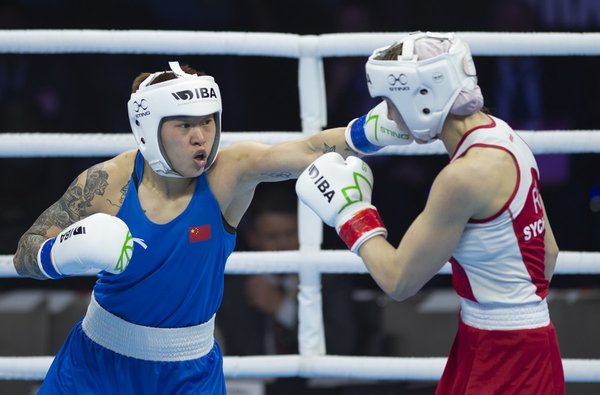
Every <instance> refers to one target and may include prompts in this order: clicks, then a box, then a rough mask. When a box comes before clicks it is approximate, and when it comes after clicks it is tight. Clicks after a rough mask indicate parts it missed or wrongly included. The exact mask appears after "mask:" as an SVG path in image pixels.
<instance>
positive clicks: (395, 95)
mask: <svg viewBox="0 0 600 395" xmlns="http://www.w3.org/2000/svg"><path fill="white" fill-rule="evenodd" d="M399 44H402V54H401V55H399V56H398V57H397V59H392V60H382V59H379V58H380V57H381V54H382V53H384V52H386V51H387V50H389V49H390V48H391V47H395V46H397V45H399ZM366 72H367V85H368V87H369V93H370V95H371V96H372V97H386V98H388V99H389V100H390V101H391V102H392V103H393V104H394V105H395V106H396V109H397V110H398V111H399V112H400V115H401V116H402V119H403V120H404V122H405V123H406V126H407V127H408V129H409V131H410V132H411V134H412V135H413V136H414V137H415V138H416V139H418V140H420V141H423V142H430V141H432V140H434V139H435V138H436V137H437V136H438V135H439V133H440V132H441V131H442V127H443V125H444V121H445V120H446V117H447V116H448V114H449V113H450V114H454V115H459V116H466V115H470V114H473V113H475V112H477V111H479V110H480V109H481V108H482V107H483V96H482V94H481V89H480V88H479V86H478V85H477V75H476V72H475V65H474V63H473V58H472V56H471V51H470V49H469V46H468V45H467V44H466V43H465V42H463V41H462V40H461V39H459V38H458V37H456V36H455V35H454V34H453V33H448V34H441V33H431V32H427V33H422V32H418V33H412V34H410V35H408V36H407V37H405V38H404V39H402V40H401V41H400V42H399V43H394V44H392V45H389V46H386V47H383V48H378V49H376V50H375V51H374V52H373V54H372V55H371V56H370V57H369V60H368V61H367V64H366Z"/></svg>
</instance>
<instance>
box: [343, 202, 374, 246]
mask: <svg viewBox="0 0 600 395" xmlns="http://www.w3.org/2000/svg"><path fill="white" fill-rule="evenodd" d="M376 228H385V225H384V224H383V221H382V220H381V217H380V216H379V213H378V212H377V210H376V209H374V208H366V209H364V210H361V211H359V212H358V213H356V214H355V215H354V216H353V217H352V218H350V220H348V221H346V222H345V223H344V224H342V226H341V227H340V229H339V231H338V234H339V235H340V238H341V239H342V240H343V241H344V243H346V245H347V246H348V248H349V249H352V246H353V245H354V243H356V241H357V240H358V239H359V238H360V237H361V236H362V235H363V234H365V233H367V232H369V231H371V230H373V229H376Z"/></svg>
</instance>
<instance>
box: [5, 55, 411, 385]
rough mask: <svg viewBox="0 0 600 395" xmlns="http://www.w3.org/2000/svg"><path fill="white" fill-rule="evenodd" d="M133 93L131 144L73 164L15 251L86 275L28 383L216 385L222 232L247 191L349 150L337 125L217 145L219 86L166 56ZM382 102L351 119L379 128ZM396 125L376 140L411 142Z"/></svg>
mask: <svg viewBox="0 0 600 395" xmlns="http://www.w3.org/2000/svg"><path fill="white" fill-rule="evenodd" d="M132 92H133V93H132V94H131V99H130V100H129V102H128V112H129V118H130V123H131V128H132V131H133V134H134V136H135V141H136V143H137V146H138V149H137V150H132V151H128V152H124V153H122V154H120V155H118V156H116V157H114V158H112V159H109V160H107V161H105V162H103V163H99V164H97V165H95V166H92V167H91V168H89V169H87V170H86V171H84V172H82V173H81V174H80V175H79V176H78V177H77V178H76V179H75V180H74V181H73V183H72V184H71V185H70V186H69V187H68V189H67V191H66V192H65V194H64V195H63V196H62V197H61V198H60V199H59V200H58V201H57V202H55V203H54V204H52V205H51V206H50V207H49V208H48V209H46V210H45V211H44V212H43V213H42V214H41V215H40V217H39V218H38V219H37V220H36V221H35V223H34V224H33V225H32V226H31V228H30V229H29V230H27V232H26V233H25V234H24V235H23V236H22V237H21V239H20V241H19V244H18V248H17V251H16V253H15V257H14V264H15V268H16V270H17V272H18V273H19V275H21V276H26V277H32V278H38V279H48V278H50V279H58V278H61V277H64V276H70V275H80V274H85V273H98V277H97V281H96V284H95V286H94V290H93V293H92V298H91V302H90V305H89V307H88V311H87V313H86V315H85V317H84V318H83V319H82V320H81V321H80V322H78V323H77V324H76V325H75V327H74V328H73V330H72V331H71V333H70V335H69V337H68V339H67V340H66V342H65V344H64V345H63V347H62V348H61V350H60V351H59V352H58V354H57V356H56V358H55V359H54V362H53V364H52V366H51V367H50V370H49V371H48V374H47V376H46V378H45V380H44V383H43V384H42V387H41V390H40V393H41V394H78V393H81V394H114V393H121V394H158V393H160V394H174V393H177V394H182V393H183V394H210V395H214V394H224V393H225V384H224V377H223V369H222V363H223V362H222V354H221V351H220V349H219V346H218V344H217V343H216V342H215V340H214V336H213V329H214V317H215V313H216V311H217V309H218V307H219V305H220V303H221V296H222V293H223V280H224V278H223V277H224V267H225V262H226V261H227V258H228V256H229V255H230V254H231V252H232V250H233V248H234V244H235V228H236V226H237V225H238V223H239V222H240V219H241V218H242V216H243V214H244V212H245V211H246V209H247V208H248V206H249V204H250V202H251V199H252V196H253V193H254V189H255V187H256V186H257V185H258V184H259V183H260V182H273V181H282V180H285V179H290V178H296V177H298V176H299V175H300V173H301V172H302V170H304V168H305V167H306V166H308V164H309V163H311V162H312V161H314V160H315V159H316V158H318V157H319V156H320V155H322V154H323V153H325V152H328V151H336V152H338V153H340V154H341V155H343V156H344V157H345V156H347V155H350V154H353V153H354V151H353V150H352V149H350V148H349V146H348V143H347V142H346V140H347V136H346V134H347V133H345V129H344V128H336V129H329V130H325V131H322V132H320V133H317V134H315V135H313V136H310V137H307V138H304V139H298V140H294V141H289V142H285V143H281V144H276V145H265V144H260V143H256V142H241V143H237V144H232V145H231V146H229V147H227V148H224V149H221V150H219V139H220V135H221V110H222V107H221V93H220V91H219V87H218V85H217V84H216V83H215V81H214V79H213V78H212V77H210V76H208V75H203V74H202V73H198V72H197V71H196V70H193V69H191V68H189V67H187V66H184V67H181V66H180V65H179V63H177V62H171V63H170V70H168V71H163V72H157V73H153V74H150V73H143V74H141V75H140V76H138V77H137V78H136V80H135V81H134V84H133V89H132ZM382 111H384V112H383V114H385V113H386V112H387V110H386V109H385V103H383V108H382V105H379V106H377V107H376V108H375V109H374V110H373V111H372V112H371V117H370V118H369V119H371V121H370V122H365V123H364V127H365V128H378V127H382V128H383V127H384V126H386V121H389V120H387V117H385V116H384V117H382V119H381V120H380V122H375V121H377V119H378V115H377V114H378V112H382ZM387 127H392V128H394V129H396V128H395V124H394V123H393V122H391V121H390V122H388V124H387ZM354 128H356V126H354ZM386 130H388V129H386ZM402 133H403V132H400V131H399V130H397V131H396V132H395V133H391V134H389V137H387V138H386V139H385V142H384V143H383V144H382V145H388V144H405V143H407V142H410V138H409V135H408V134H406V133H405V134H402ZM217 153H218V156H217Z"/></svg>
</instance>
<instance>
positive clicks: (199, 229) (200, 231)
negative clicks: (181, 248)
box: [188, 224, 210, 243]
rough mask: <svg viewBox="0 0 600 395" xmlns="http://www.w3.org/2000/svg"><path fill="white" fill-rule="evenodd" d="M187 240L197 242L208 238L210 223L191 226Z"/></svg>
mask: <svg viewBox="0 0 600 395" xmlns="http://www.w3.org/2000/svg"><path fill="white" fill-rule="evenodd" d="M188 237H189V242H190V243H197V242H199V241H204V240H208V239H210V224H208V225H200V226H192V227H191V228H190V230H189V232H188Z"/></svg>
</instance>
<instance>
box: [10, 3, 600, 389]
mask: <svg viewBox="0 0 600 395" xmlns="http://www.w3.org/2000/svg"><path fill="white" fill-rule="evenodd" d="M0 29H160V30H203V31H249V32H282V33H295V34H324V33H340V32H394V31H398V32H407V31H414V30H431V31H515V32H534V31H535V32H597V31H599V30H600V2H598V1H596V0H504V1H495V2H481V1H474V0H460V1H453V2H446V1H441V0H421V1H418V2H415V1H408V0H394V1H391V0H370V1H368V2H367V1H342V0H302V1H300V0H287V1H276V0H218V1H217V0H203V1H201V0H180V1H173V2H169V3H168V4H166V3H165V2H163V1H158V0H145V1H138V0H129V1H125V0H121V1H118V2H117V1H115V0H106V1H102V2H84V1H75V0H55V1H44V0H4V1H3V2H2V4H1V5H0ZM149 39H151V38H150V37H149ZM170 60H179V61H180V62H181V63H188V64H190V65H191V66H193V67H195V68H197V69H200V70H203V71H205V72H206V73H208V74H210V75H213V76H214V77H215V79H216V81H217V82H218V84H219V85H220V88H221V92H222V94H223V106H224V112H223V130H224V131H225V132H227V131H299V130H301V125H300V115H299V100H298V88H297V86H298V80H297V66H298V64H297V61H296V60H295V59H280V58H268V57H248V56H212V55H210V56H180V57H174V56H170V55H168V56H158V55H106V54H83V55H78V54H68V55H63V54H51V55H37V54H34V55H17V54H0V132H2V133H5V132H72V133H88V132H89V133H97V132H102V133H126V132H128V131H129V123H128V119H127V112H126V102H127V100H128V98H129V94H130V87H131V82H132V80H133V79H134V78H135V76H136V75H137V74H139V73H140V72H143V71H156V70H161V69H165V67H166V66H167V62H168V61H170ZM474 60H475V64H476V67H477V71H478V75H479V83H480V86H481V88H482V91H483V94H484V97H485V105H486V107H487V108H488V109H489V111H490V112H491V113H492V114H493V115H496V116H498V117H500V118H503V119H504V120H506V121H507V122H508V123H509V124H511V125H512V126H513V127H514V128H515V129H526V130H546V129H600V111H599V110H598V108H600V73H598V70H599V66H600V61H599V59H598V57H583V56H581V57H578V56H574V57H518V58H517V57H515V58H513V57H477V56H476V57H475V59H474ZM364 62H365V59H364V58H362V57H361V58H329V59H325V72H326V75H325V77H326V81H325V82H326V91H327V108H328V125H327V126H328V127H334V126H344V125H346V124H347V123H348V122H349V121H350V120H351V119H353V118H355V117H358V116H360V115H362V114H363V113H365V112H367V111H368V110H369V109H370V108H371V107H372V106H374V105H375V104H377V101H375V100H374V99H371V98H370V97H369V95H368V92H367V88H366V84H365V78H364ZM103 159H104V158H26V159H6V158H0V166H1V168H2V169H3V172H4V174H5V177H4V179H5V181H4V182H3V186H2V193H1V194H0V254H12V253H14V250H15V248H16V244H17V241H18V239H19V237H20V236H21V234H22V233H23V232H25V230H26V229H27V228H28V227H29V226H30V225H31V223H32V222H33V221H34V220H35V218H36V217H37V216H38V215H39V214H40V213H41V212H42V210H44V209H45V208H46V207H48V206H49V205H50V204H52V203H53V202H54V201H55V200H57V199H58V198H59V197H60V196H61V195H62V193H63V192H64V191H65V189H66V188H67V186H68V185H69V184H70V182H71V181H72V180H73V179H74V178H75V177H76V176H77V175H78V174H79V173H80V172H82V171H83V170H85V169H86V168H88V167H89V166H91V165H92V164H95V163H97V162H99V161H101V160H103ZM367 161H368V162H369V163H370V164H371V166H372V168H373V171H374V174H375V180H376V185H375V191H374V197H373V202H374V204H375V205H376V206H377V207H378V208H379V211H380V213H381V215H382V218H383V219H384V221H385V222H386V223H387V225H388V229H389V232H390V234H389V237H388V239H389V240H390V241H391V242H392V243H394V244H396V243H397V242H398V241H399V240H400V238H401V237H402V234H403V233H404V230H405V229H406V228H407V227H408V225H409V224H410V223H411V222H412V220H413V219H414V217H415V216H416V214H417V213H418V212H419V211H420V210H421V209H422V207H423V205H424V202H425V199H426V196H427V193H428V189H429V186H430V184H431V182H432V180H433V177H434V176H435V175H436V174H437V172H438V171H439V170H440V169H441V168H442V167H443V166H444V165H445V164H446V163H447V161H448V158H447V157H445V156H443V155H437V156H422V157H421V156H419V157H401V156H397V157H373V158H368V159H367ZM538 161H539V165H540V171H541V181H542V194H543V196H544V201H545V205H546V208H547V211H548V216H549V218H550V221H551V223H552V227H553V231H554V233H555V236H556V238H557V241H558V243H559V246H560V248H561V249H562V250H564V251H567V250H568V251H598V250H600V175H599V171H598V169H600V155H588V154H577V155H539V156H538ZM280 188H281V190H280V191H272V190H267V188H264V189H265V190H264V191H262V189H263V188H261V190H259V192H258V196H259V199H260V200H262V199H264V200H268V196H272V195H276V194H279V193H288V192H289V191H290V190H292V189H293V184H291V183H284V185H282V186H280ZM261 196H262V197H261ZM251 209H252V208H251ZM259 211H260V210H259V209H258V208H256V212H259ZM255 217H256V215H255V214H252V215H250V214H249V216H248V219H247V220H245V222H244V223H242V225H241V226H240V237H239V243H238V247H237V248H238V250H252V249H254V250H269V249H289V248H294V247H289V244H286V245H285V246H276V247H258V246H255V245H254V244H252V243H253V242H249V241H248V240H247V239H246V238H245V236H244V234H243V232H244V229H248V228H252V226H254V225H253V224H250V219H254V218H255ZM324 238H325V240H324V246H323V247H324V248H326V249H342V248H344V246H343V245H342V243H341V242H340V241H339V239H338V237H337V235H336V234H335V232H333V231H332V230H331V229H329V228H326V229H325V236H324ZM292 246H293V244H292ZM232 277H234V276H232ZM266 280H268V281H266ZM323 283H324V303H325V306H324V309H325V322H326V325H328V327H327V328H326V330H327V333H328V349H329V350H333V351H332V352H330V353H335V354H343V355H404V356H409V355H411V356H416V355H419V356H428V355H433V356H444V355H446V354H447V352H448V350H449V348H450V344H451V341H452V338H453V335H454V325H455V320H456V310H455V309H456V306H455V305H454V304H452V303H449V304H448V303H447V301H448V300H449V299H448V298H451V296H448V295H450V294H451V292H450V294H448V293H446V292H447V291H449V290H450V288H451V282H450V277H449V276H437V277H435V278H434V279H433V280H432V281H431V282H430V283H429V284H428V285H427V286H426V287H425V290H424V291H423V292H421V293H420V294H419V295H418V296H417V297H415V298H412V299H411V300H410V301H407V302H405V303H401V304H400V303H392V302H391V301H390V300H388V299H387V298H386V297H385V295H383V294H382V293H381V292H380V291H379V289H378V288H377V287H376V285H375V284H374V283H373V282H372V280H371V279H370V277H368V276H366V275H340V276H332V277H331V278H326V276H325V277H324V280H323ZM228 284H230V285H228V287H229V288H227V287H226V290H225V292H226V299H225V301H224V313H223V317H225V314H227V312H228V311H230V310H227V309H230V308H231V307H228V306H231V305H236V304H237V303H238V302H239V303H241V304H243V303H246V304H247V305H248V306H247V308H248V309H250V310H252V309H254V313H255V314H257V315H258V316H257V317H258V318H257V319H264V320H265V322H268V321H269V320H271V321H273V320H274V318H273V317H276V315H277V314H275V313H274V312H273V311H272V310H273V309H271V310H269V311H267V310H265V309H264V308H261V307H260V306H258V305H257V303H255V302H252V300H251V296H249V295H250V293H249V292H250V291H248V290H245V288H244V287H246V286H248V285H245V284H242V282H241V281H240V280H239V279H228ZM253 284H254V285H256V286H263V287H264V286H267V285H266V284H270V285H271V286H272V288H273V287H276V288H278V289H279V290H280V291H281V292H283V293H284V294H286V295H287V297H290V298H291V300H293V298H294V296H295V294H294V289H293V287H294V282H293V281H289V279H281V278H279V279H278V278H263V279H262V280H261V279H259V280H256V281H254V282H253ZM257 284H258V285H257ZM273 284H275V285H273ZM327 284H330V285H329V286H328V285H327ZM92 285H93V279H92V278H72V279H64V280H61V281H45V282H40V281H34V280H28V279H0V314H5V316H7V315H6V314H8V316H10V314H12V316H11V317H12V318H13V319H17V322H20V324H19V325H22V327H19V326H16V327H9V326H7V325H8V324H5V323H6V322H8V321H6V320H5V319H2V327H4V333H2V332H0V355H52V354H53V353H54V352H56V349H57V347H58V346H59V345H60V344H61V343H62V340H63V339H64V335H65V334H64V331H65V330H68V328H69V327H70V325H71V324H72V322H74V320H75V319H76V317H78V316H79V315H80V314H83V312H84V311H85V310H84V309H85V299H86V297H87V296H88V295H89V291H90V289H91V287H92ZM599 288H600V277H599V276H596V275H594V276H575V275H562V276H556V277H555V278H554V279H553V289H554V290H555V291H554V293H553V297H554V299H553V300H554V302H552V299H551V308H552V309H553V310H555V311H553V312H552V314H553V319H554V321H555V324H556V326H557V332H558V335H559V341H560V342H561V347H562V350H563V356H564V357H569V358H576V357H577V358H581V357H588V358H599V357H600V351H599V350H600V346H598V347H589V346H585V344H583V343H582V340H581V339H584V338H585V337H583V336H578V334H579V335H581V334H582V333H588V331H589V333H590V334H592V333H594V334H597V333H599V332H598V329H600V324H599V323H598V322H596V321H593V318H590V316H594V315H597V314H594V313H593V312H594V309H597V308H598V307H600V302H598V301H600V297H598V296H597V292H598V290H599ZM228 289H230V290H231V291H230V292H229V294H230V295H237V297H236V299H235V300H234V301H231V300H229V301H228V299H227V294H228ZM25 291H30V292H29V293H28V294H27V295H29V296H28V297H29V298H30V299H26V298H25V296H23V295H24V294H23V292H25ZM240 292H241V293H240ZM31 295H36V296H31ZM24 298H25V299H26V300H29V301H30V304H28V305H27V306H29V307H27V308H24V307H22V306H21V307H20V308H21V310H19V309H18V308H16V307H15V305H14V303H15V301H21V302H22V301H23V300H24ZM282 299H283V298H282ZM436 301H438V302H436ZM439 301H442V302H439ZM561 303H562V304H561ZM448 305H449V306H450V307H448ZM40 306H41V307H40ZM327 306H330V307H327ZM561 306H562V307H564V309H562V307H561ZM575 307H578V308H580V309H582V310H576V309H575V310H573V309H574V308H575ZM15 309H16V310H15ZM586 309H589V311H588V310H586ZM596 312H597V310H596ZM40 314H46V315H45V316H44V317H45V318H43V319H41V318H40ZM436 314H437V315H436ZM569 314H570V315H569ZM15 317H16V318H15ZM234 317H235V316H234ZM407 317H410V320H411V322H407ZM584 317H585V318H586V320H587V319H589V320H590V322H589V324H583V325H582V324H581V322H580V325H579V326H578V327H577V325H575V322H576V320H577V319H578V318H584ZM19 320H21V321H19ZM418 320H423V321H418ZM41 322H45V323H46V324H44V325H42V324H41ZM226 322H227V320H226V319H225V318H223V319H222V323H223V325H222V326H223V328H222V329H221V332H222V342H223V345H224V349H225V353H226V354H228V350H227V343H228V341H227V340H228V339H227V337H228V335H227V334H228V333H229V331H228V330H227V328H226ZM418 322H421V323H420V324H418ZM218 323H219V318H217V324H218ZM328 323H329V324H328ZM288 324H289V325H290V326H289V328H288V329H290V328H291V329H290V330H291V332H290V333H291V335H290V334H289V333H288V334H287V335H285V336H284V338H287V339H288V340H289V339H290V338H294V332H293V327H294V323H293V322H292V323H289V322H288ZM336 325H337V326H336ZM280 326H281V325H280ZM576 327H577V328H576ZM7 328H8V329H7ZM11 328H12V329H11ZM32 328H36V329H37V330H38V331H39V333H38V334H34V335H23V334H24V333H26V332H24V331H25V330H26V329H27V330H32ZM44 328H45V329H44ZM273 328H275V329H273ZM277 328H279V329H277ZM423 328H426V329H427V330H426V331H423ZM46 329H47V330H46ZM256 330H257V331H261V332H260V333H258V335H257V336H258V337H263V338H267V337H269V336H270V339H271V340H267V341H266V342H265V344H266V345H265V346H264V347H263V346H261V347H262V348H261V349H259V350H251V351H248V352H251V353H253V354H254V353H265V354H273V353H278V352H280V353H281V352H283V353H290V352H297V349H296V350H295V349H294V347H297V345H294V344H293V342H292V343H289V342H288V343H287V345H286V347H284V348H283V349H280V350H279V351H278V349H277V347H274V346H273V343H274V340H273V338H274V337H275V335H274V332H273V331H274V330H275V331H276V332H277V331H280V332H281V330H282V329H281V328H280V327H277V326H275V327H271V329H268V325H267V324H264V323H263V324H261V325H258V326H257V329H256ZM7 331H8V332H7ZM10 331H13V332H14V333H13V332H10ZM48 333H50V334H48ZM424 333H426V334H427V335H428V336H430V337H431V336H434V337H436V339H435V340H433V341H431V339H421V338H418V336H424ZM15 334H21V335H22V336H21V337H22V338H23V339H24V340H23V344H22V345H21V343H19V340H18V339H19V337H18V336H16V335H15ZM341 334H344V336H341ZM11 336H12V338H11ZM40 336H41V337H40ZM286 336H287V337H286ZM592 336H593V335H592ZM31 337H35V338H36V339H37V342H31ZM8 338H10V340H7V339H8ZM15 339H17V340H15ZM26 339H29V341H27V340H26ZM335 339H337V340H340V342H338V343H334V341H335ZM344 339H345V340H344ZM341 340H343V341H341ZM588 341H589V340H588ZM34 343H35V344H34ZM229 344H230V346H231V347H230V350H231V354H230V355H243V353H244V352H245V351H244V350H236V351H235V352H234V351H233V350H235V348H234V346H233V344H235V340H233V339H232V340H230V341H229ZM261 344H262V343H261ZM268 344H271V346H270V347H269V346H268ZM419 345H420V348H419ZM27 347H29V348H27ZM32 347H33V348H32ZM282 350H283V351H282ZM294 350H295V351H294ZM280 381H285V380H280ZM2 384H3V383H1V382H0V385H2ZM237 384H239V383H234V384H232V387H231V391H230V392H231V393H240V394H242V393H245V394H254V393H256V394H259V393H261V392H250V391H252V389H251V387H252V386H251V385H250V384H247V385H246V386H244V385H245V384H244V385H242V384H240V386H239V387H236V385H237ZM284 384H286V383H281V382H280V383H275V382H269V383H267V386H266V387H265V386H261V387H260V389H257V390H256V391H263V392H262V393H265V392H266V393H286V394H291V393H293V392H292V391H293V390H292V389H290V388H301V390H299V391H301V392H299V393H319V392H318V391H328V392H322V393H332V394H333V393H339V394H357V395H358V394H363V393H364V394H366V393H372V394H384V393H385V394H387V393H390V394H391V393H394V394H398V393H407V394H408V393H415V394H416V393H423V394H425V393H431V391H432V388H433V386H434V384H431V383H429V384H427V383H425V384H424V383H394V384H393V385H392V384H389V383H362V384H359V383H329V384H326V383H320V384H319V383H317V384H315V383H314V382H311V383H307V382H306V381H305V380H300V381H299V382H296V381H294V382H293V385H292V386H291V387H290V388H287V389H285V390H283V389H280V387H277V385H284ZM325 387H328V388H327V390H324V389H323V388H325ZM400 388H401V389H402V391H404V392H400ZM572 388H577V392H573V393H578V394H583V393H585V392H584V391H586V390H587V391H596V392H594V393H598V391H599V390H598V388H597V387H596V388H594V389H591V386H585V385H581V386H579V387H577V386H576V385H573V387H572ZM21 390H22V391H28V390H29V389H27V390H23V389H20V390H19V391H21ZM15 391H17V390H16V389H15ZM234 391H238V392H234ZM243 391H246V392H243ZM311 391H312V392H311ZM360 391H363V392H360ZM368 391H371V392H368ZM377 391H379V392H377ZM15 393H16V392H15ZM23 393H25V392H23ZM589 393H592V392H589Z"/></svg>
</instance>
